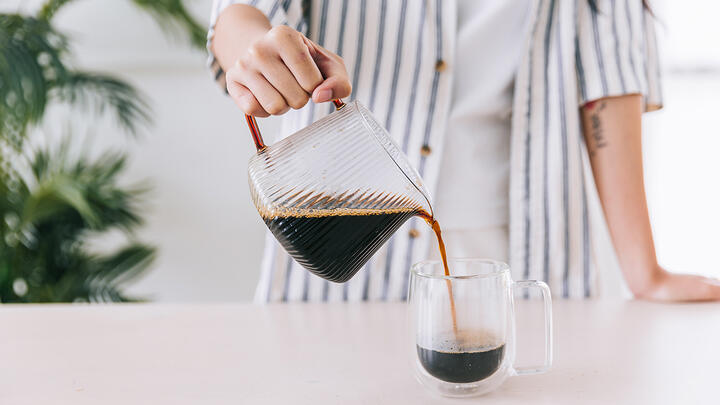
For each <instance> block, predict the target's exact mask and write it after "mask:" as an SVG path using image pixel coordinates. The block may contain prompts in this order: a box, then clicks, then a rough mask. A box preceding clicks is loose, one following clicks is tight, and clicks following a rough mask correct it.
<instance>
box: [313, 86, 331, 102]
mask: <svg viewBox="0 0 720 405" xmlns="http://www.w3.org/2000/svg"><path fill="white" fill-rule="evenodd" d="M331 98H332V90H328V89H325V90H320V91H318V92H317V102H318V103H322V102H325V101H330V99H331Z"/></svg>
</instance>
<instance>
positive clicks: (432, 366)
mask: <svg viewBox="0 0 720 405" xmlns="http://www.w3.org/2000/svg"><path fill="white" fill-rule="evenodd" d="M417 353H418V358H419V359H420V364H422V366H423V368H424V369H425V370H426V371H427V372H428V373H429V374H430V375H432V376H433V377H435V378H438V379H440V380H443V381H446V382H451V383H469V382H476V381H480V380H484V379H485V378H488V377H490V376H491V375H493V373H495V372H496V371H497V370H498V369H499V368H500V366H501V365H502V362H503V358H504V355H505V344H504V343H501V342H498V341H496V340H495V339H492V338H488V336H487V334H486V333H484V332H482V331H467V330H465V331H460V332H453V333H448V334H447V335H445V336H442V337H439V338H437V339H436V340H435V342H434V343H433V344H432V345H430V347H423V346H421V345H417Z"/></svg>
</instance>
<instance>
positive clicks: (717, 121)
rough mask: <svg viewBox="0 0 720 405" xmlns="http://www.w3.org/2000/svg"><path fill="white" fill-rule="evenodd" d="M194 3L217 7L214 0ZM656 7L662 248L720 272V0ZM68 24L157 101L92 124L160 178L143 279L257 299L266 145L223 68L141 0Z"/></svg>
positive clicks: (101, 138)
mask: <svg viewBox="0 0 720 405" xmlns="http://www.w3.org/2000/svg"><path fill="white" fill-rule="evenodd" d="M38 3H39V2H38V1H37V0H32V1H21V0H15V1H5V2H3V4H2V6H0V10H3V11H7V10H12V9H14V8H18V7H21V9H24V10H35V7H36V5H37V4H38ZM187 3H188V4H190V5H191V6H192V9H193V10H194V11H195V13H196V15H197V16H198V18H200V19H202V21H206V20H207V15H208V13H209V9H210V4H211V1H210V0H201V1H188V2H187ZM666 3H667V4H666ZM708 7H710V8H712V9H714V11H713V10H708V9H707V8H708ZM655 8H656V12H657V13H658V14H659V15H660V17H661V19H662V20H663V22H664V24H665V27H666V28H664V29H663V32H662V35H663V36H664V37H665V41H664V44H665V47H664V48H665V49H666V50H667V52H666V54H665V55H666V59H667V60H666V66H668V72H667V73H666V76H665V78H666V81H665V96H666V97H665V100H666V108H665V109H664V110H662V111H660V112H657V113H653V114H649V115H648V116H647V117H646V118H645V127H646V131H645V133H646V136H645V152H646V162H647V164H646V173H647V174H646V175H647V188H648V194H649V199H650V205H651V214H652V220H653V225H654V228H655V234H656V239H657V245H658V251H659V256H660V260H661V262H663V263H664V264H666V265H667V266H668V267H670V268H673V269H675V270H678V271H685V272H704V273H706V274H714V275H716V276H720V266H718V264H717V260H716V259H715V254H714V253H715V252H714V249H716V248H717V245H718V242H720V238H718V236H717V233H716V230H717V229H720V211H719V210H718V207H720V187H719V186H718V180H717V176H718V175H720V159H718V158H717V157H716V154H717V151H718V150H720V137H718V131H719V129H718V128H720V113H719V112H718V110H719V109H720V101H718V97H717V94H719V93H720V48H719V47H717V45H716V44H714V43H711V42H713V41H714V40H715V39H717V38H720V25H718V24H716V23H715V22H714V21H710V20H711V17H710V16H711V15H712V16H716V15H717V14H718V12H720V10H718V8H720V6H716V5H712V6H708V2H701V1H694V2H689V1H688V2H682V4H678V2H675V4H673V3H672V2H662V3H658V4H656V6H655ZM671 16H672V19H671ZM58 23H59V25H60V27H61V29H63V30H64V31H66V32H68V33H70V35H71V37H72V39H73V43H74V44H75V45H76V51H77V52H76V54H77V56H78V60H77V64H78V65H79V66H82V67H83V68H87V69H94V70H102V71H107V72H112V73H115V74H118V75H120V76H122V77H124V78H127V79H129V80H130V81H131V82H132V83H134V84H135V85H137V87H138V88H140V89H142V90H143V91H144V92H145V93H146V94H147V95H148V96H149V98H150V100H151V101H152V105H153V107H154V112H155V113H154V115H153V118H154V121H155V126H154V127H152V128H151V129H150V130H148V131H147V134H146V135H144V136H143V137H141V138H140V139H139V140H137V141H133V140H128V139H127V138H126V137H125V136H123V135H122V134H121V132H120V131H119V130H117V129H113V128H112V127H110V126H108V125H106V124H100V125H97V126H95V125H94V126H91V127H90V128H89V130H90V131H92V132H94V133H96V136H95V139H96V142H95V143H96V144H97V146H103V147H105V146H109V145H114V146H118V145H119V146H122V147H124V148H126V149H128V150H129V151H130V153H131V157H132V159H131V168H130V170H129V173H128V176H127V178H128V181H129V182H132V181H136V180H141V179H150V180H151V181H152V183H153V185H154V189H153V192H152V193H151V198H150V201H148V204H147V206H148V209H147V212H146V216H147V218H148V223H147V224H146V226H145V227H144V228H143V230H142V232H141V234H140V236H141V237H142V238H143V239H144V240H147V241H150V242H152V243H154V244H156V245H157V246H158V247H159V249H160V253H159V257H158V260H157V262H156V263H155V266H154V268H153V270H152V271H151V272H150V273H149V275H148V276H147V277H146V278H144V279H143V280H141V281H140V282H138V283H137V284H136V285H134V286H132V288H131V292H133V293H136V294H138V295H142V296H145V297H148V298H150V299H153V300H159V301H239V300H248V299H250V298H251V297H252V293H253V290H254V286H255V283H256V281H257V277H258V267H259V264H260V257H261V253H262V245H263V230H264V225H263V224H262V222H261V221H260V219H259V216H258V215H257V213H256V212H255V210H254V208H253V206H252V204H251V202H250V197H249V194H248V187H247V179H246V164H247V160H248V158H249V157H250V156H251V154H252V153H253V149H254V148H253V145H252V141H251V140H250V138H249V135H248V132H247V128H246V127H245V123H244V120H243V116H242V114H241V113H240V112H239V111H238V110H237V109H236V108H235V107H234V105H233V104H232V103H231V102H230V100H229V99H227V98H226V97H224V96H223V95H222V94H221V93H220V91H219V90H218V88H216V87H215V85H214V83H213V82H212V81H211V79H210V77H209V73H208V72H207V71H206V69H205V67H204V63H205V55H204V53H203V52H199V51H191V50H189V47H188V46H187V45H186V44H185V43H184V42H182V41H181V40H179V39H176V40H168V36H166V35H164V34H163V33H162V31H161V30H159V29H158V28H157V27H156V25H155V24H154V22H153V21H152V20H151V19H150V17H149V16H147V15H145V14H143V13H141V12H139V11H138V10H136V9H135V8H134V7H133V6H132V5H131V4H130V2H129V1H119V0H115V1H101V0H85V1H78V2H76V3H71V4H70V5H68V6H67V7H66V9H65V10H63V11H62V12H61V13H60V14H59V15H58ZM703 41H704V42H703ZM83 124H84V123H82V122H76V123H75V125H76V126H82V125H83ZM58 125H60V122H59V121H57V120H53V119H51V120H49V124H47V125H45V129H46V130H47V131H48V132H57V131H56V130H57V129H58ZM260 125H261V127H262V128H263V130H264V132H265V133H266V134H268V135H270V134H272V133H273V131H275V130H277V125H276V123H273V122H269V120H263V121H261V124H260ZM86 130H88V129H86Z"/></svg>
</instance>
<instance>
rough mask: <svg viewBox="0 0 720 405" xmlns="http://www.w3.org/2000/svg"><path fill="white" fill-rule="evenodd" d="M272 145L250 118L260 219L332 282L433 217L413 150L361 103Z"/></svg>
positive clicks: (253, 189)
mask: <svg viewBox="0 0 720 405" xmlns="http://www.w3.org/2000/svg"><path fill="white" fill-rule="evenodd" d="M334 103H335V106H336V108H337V111H335V112H333V113H332V114H330V115H328V116H326V117H324V118H322V119H320V120H318V121H316V122H315V123H313V124H312V125H310V126H308V127H306V128H304V129H302V130H300V131H298V132H296V133H294V134H292V135H290V136H289V137H287V138H285V139H283V140H281V141H278V142H276V143H274V144H273V145H269V146H268V145H265V144H264V142H263V140H262V138H261V136H260V131H259V130H258V126H257V123H256V122H255V119H254V118H253V117H251V116H247V117H246V118H247V121H248V125H249V127H250V132H251V134H252V136H253V139H254V140H255V145H256V146H257V153H256V154H255V155H254V156H253V157H252V158H251V159H250V164H249V167H248V179H249V183H250V194H251V196H252V200H253V202H254V204H255V207H256V208H257V210H258V212H259V213H260V216H261V217H262V219H263V221H264V222H265V224H266V225H267V226H268V228H269V229H270V231H272V233H273V235H275V238H277V240H278V241H279V242H280V244H281V245H282V246H283V247H284V248H285V250H286V251H287V252H288V253H289V254H290V255H291V256H292V257H293V258H294V259H295V260H296V261H297V262H298V263H300V264H301V265H302V266H303V267H305V268H306V269H307V270H309V271H311V272H312V273H314V274H316V275H318V276H320V277H322V278H324V279H326V280H330V281H334V282H345V281H348V280H349V279H350V278H352V277H353V276H354V275H355V273H357V272H358V270H360V269H361V268H362V267H363V265H364V264H365V263H366V262H367V261H368V260H369V259H370V257H371V256H372V255H373V254H375V252H376V251H377V250H378V249H379V248H380V247H381V246H382V245H383V244H384V243H385V242H386V241H387V240H388V239H389V238H390V236H391V235H392V234H393V233H394V232H395V231H396V230H397V229H398V228H399V227H400V226H401V225H402V224H403V223H404V222H405V221H407V220H408V219H409V218H410V217H412V216H414V215H424V216H426V217H431V216H432V208H431V206H430V199H429V197H428V192H427V190H426V189H425V187H424V186H423V183H422V180H421V178H420V175H419V174H418V173H417V171H415V169H414V168H413V167H412V166H411V165H410V162H409V161H408V159H407V157H406V156H405V154H404V153H403V152H402V150H401V149H400V148H398V146H397V145H396V144H395V143H394V142H393V140H392V139H391V138H390V136H389V134H388V133H387V131H386V130H385V129H384V128H383V127H382V126H381V125H380V124H379V123H378V122H377V120H376V119H375V118H374V117H373V116H372V114H371V113H370V111H369V110H368V109H366V108H365V107H364V106H362V105H361V104H360V103H358V102H357V101H355V102H352V103H348V104H344V103H343V102H342V101H340V100H334Z"/></svg>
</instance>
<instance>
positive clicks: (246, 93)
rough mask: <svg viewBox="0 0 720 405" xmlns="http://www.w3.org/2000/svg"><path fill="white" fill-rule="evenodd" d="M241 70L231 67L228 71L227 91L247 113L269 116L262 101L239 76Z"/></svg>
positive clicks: (256, 115)
mask: <svg viewBox="0 0 720 405" xmlns="http://www.w3.org/2000/svg"><path fill="white" fill-rule="evenodd" d="M238 77H239V72H238V71H237V70H236V69H230V70H229V71H228V72H227V73H226V81H227V91H228V94H229V95H230V97H231V98H232V99H233V101H234V102H235V104H236V105H237V106H238V107H239V108H240V110H242V111H243V112H244V113H245V114H248V115H252V116H254V117H269V116H270V114H268V113H267V111H265V109H263V107H262V106H261V105H260V103H259V102H258V101H257V99H256V98H255V96H253V94H252V92H250V90H249V89H248V88H247V87H245V86H243V85H242V83H240V81H239V80H237V78H238Z"/></svg>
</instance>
